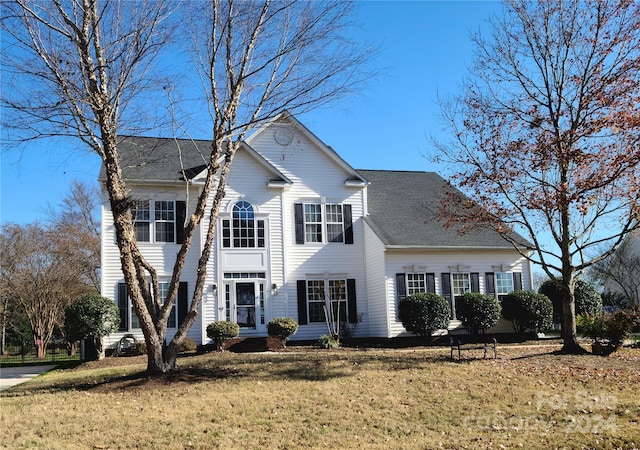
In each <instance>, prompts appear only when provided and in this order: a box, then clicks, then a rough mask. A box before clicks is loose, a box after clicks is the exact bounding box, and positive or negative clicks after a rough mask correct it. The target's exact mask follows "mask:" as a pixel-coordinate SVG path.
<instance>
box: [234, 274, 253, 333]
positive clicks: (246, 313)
mask: <svg viewBox="0 0 640 450" xmlns="http://www.w3.org/2000/svg"><path fill="white" fill-rule="evenodd" d="M235 294H236V305H235V306H236V317H237V323H238V325H240V327H241V328H252V329H255V328H256V310H257V307H256V303H257V298H256V285H255V283H253V282H251V283H236V289H235ZM258 307H259V304H258Z"/></svg>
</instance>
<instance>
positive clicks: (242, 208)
mask: <svg viewBox="0 0 640 450" xmlns="http://www.w3.org/2000/svg"><path fill="white" fill-rule="evenodd" d="M222 246H223V247H224V248H256V247H257V248H264V246H265V232H264V220H262V219H256V218H255V212H254V209H253V206H251V204H250V203H249V202H246V201H244V200H241V201H239V202H237V203H236V204H235V205H233V211H232V212H231V219H223V220H222Z"/></svg>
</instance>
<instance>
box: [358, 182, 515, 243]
mask: <svg viewBox="0 0 640 450" xmlns="http://www.w3.org/2000/svg"><path fill="white" fill-rule="evenodd" d="M358 172H360V173H361V174H362V176H363V177H364V178H365V179H366V180H367V181H369V183H370V184H369V188H368V190H367V197H368V209H369V216H368V217H367V218H366V221H367V223H368V224H369V225H370V226H371V228H372V229H373V231H374V232H375V233H376V234H377V235H378V237H379V238H380V239H381V240H382V242H383V243H384V244H385V245H387V246H400V247H496V248H512V246H511V244H509V243H508V242H507V241H506V240H504V239H503V238H502V237H501V236H500V235H499V234H498V233H496V232H494V231H491V230H488V229H485V228H477V229H473V230H471V231H469V232H467V233H464V234H460V233H459V232H458V231H459V228H456V227H450V228H447V227H445V226H444V224H443V221H442V220H439V219H438V215H439V209H440V205H441V200H442V198H443V196H444V194H445V192H446V191H447V190H455V188H453V187H452V186H451V185H449V184H448V183H447V182H446V181H445V180H444V179H443V178H442V177H440V175H438V174H437V173H435V172H406V171H390V170H358ZM516 236H517V237H518V238H519V239H520V240H522V242H523V243H524V244H525V245H526V244H527V241H526V240H525V239H524V238H522V237H521V236H519V235H516Z"/></svg>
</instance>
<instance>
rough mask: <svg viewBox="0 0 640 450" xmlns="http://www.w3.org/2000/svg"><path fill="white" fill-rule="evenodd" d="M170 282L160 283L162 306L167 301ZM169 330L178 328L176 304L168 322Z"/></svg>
mask: <svg viewBox="0 0 640 450" xmlns="http://www.w3.org/2000/svg"><path fill="white" fill-rule="evenodd" d="M169 284H170V283H169V282H160V283H158V291H159V293H158V294H159V296H160V304H161V305H164V302H165V301H166V300H167V293H168V292H169ZM167 328H176V304H175V302H174V304H173V307H172V308H171V313H169V319H168V320H167Z"/></svg>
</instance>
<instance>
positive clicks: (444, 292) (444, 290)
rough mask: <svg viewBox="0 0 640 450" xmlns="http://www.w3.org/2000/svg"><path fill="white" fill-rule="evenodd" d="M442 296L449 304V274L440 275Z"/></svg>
mask: <svg viewBox="0 0 640 450" xmlns="http://www.w3.org/2000/svg"><path fill="white" fill-rule="evenodd" d="M442 296H443V297H444V298H446V299H447V300H449V303H451V274H449V273H443V274H442Z"/></svg>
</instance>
